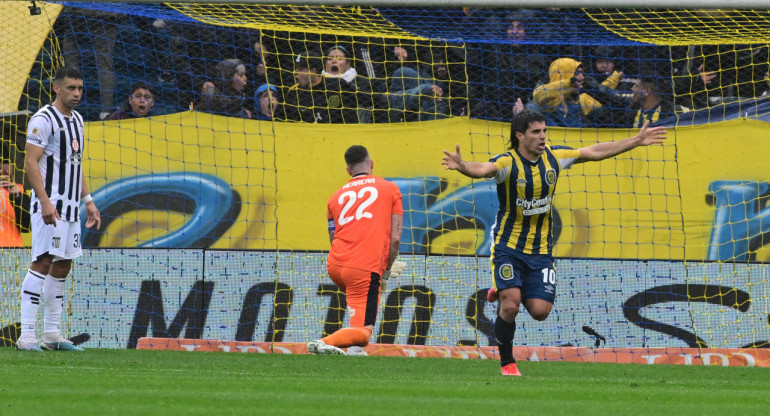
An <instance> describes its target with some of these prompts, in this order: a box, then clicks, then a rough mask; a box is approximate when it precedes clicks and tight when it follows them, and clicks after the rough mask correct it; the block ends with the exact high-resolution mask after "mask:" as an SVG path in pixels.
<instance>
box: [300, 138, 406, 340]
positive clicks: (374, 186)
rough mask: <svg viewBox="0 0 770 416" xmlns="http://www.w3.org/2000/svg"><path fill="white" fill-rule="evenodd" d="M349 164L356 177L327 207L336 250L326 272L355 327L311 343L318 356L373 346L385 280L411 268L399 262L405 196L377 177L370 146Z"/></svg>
mask: <svg viewBox="0 0 770 416" xmlns="http://www.w3.org/2000/svg"><path fill="white" fill-rule="evenodd" d="M345 163H346V164H347V171H348V174H349V175H350V176H352V178H351V179H350V180H349V181H348V183H346V184H345V185H343V186H342V187H341V188H340V189H338V190H337V191H336V192H335V193H334V194H333V195H332V196H331V198H329V202H328V204H327V215H326V216H327V219H328V221H329V239H330V240H331V244H332V248H331V250H330V251H329V258H328V259H327V261H326V269H327V270H328V271H329V276H330V277H331V279H332V281H334V283H335V284H336V285H337V286H338V287H339V288H340V289H341V290H342V291H343V292H345V296H346V297H347V304H348V313H349V318H350V327H348V328H342V329H340V330H338V331H336V332H335V333H333V334H331V335H329V336H327V337H325V338H322V339H320V340H317V341H310V342H308V343H307V349H308V351H310V352H311V353H313V354H345V351H343V350H342V348H346V347H365V346H366V345H368V344H369V337H371V335H372V330H373V329H374V323H375V320H376V319H377V308H378V306H379V300H380V279H381V278H382V281H383V282H385V281H387V279H388V278H389V277H398V276H399V275H400V274H401V272H402V271H403V269H404V266H405V265H406V264H405V263H402V262H397V261H395V260H396V257H397V256H398V249H399V241H400V240H401V227H402V224H403V220H404V217H403V216H404V211H403V208H402V206H401V191H399V189H398V187H397V186H396V185H395V184H393V183H392V182H389V181H387V180H385V179H383V178H380V177H378V176H374V175H372V169H373V168H374V162H373V161H372V159H370V158H369V152H368V151H367V150H366V148H365V147H363V146H351V147H350V148H348V150H347V151H346V152H345ZM353 349H354V350H356V348H353ZM351 352H352V351H351V350H350V349H348V354H349V355H353V354H351ZM362 352H363V350H359V351H358V353H362Z"/></svg>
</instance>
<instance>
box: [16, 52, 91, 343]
mask: <svg viewBox="0 0 770 416" xmlns="http://www.w3.org/2000/svg"><path fill="white" fill-rule="evenodd" d="M53 90H54V92H55V93H56V99H55V100H54V102H53V104H50V105H46V106H44V107H43V108H41V109H40V110H39V111H38V112H37V113H35V114H34V115H33V116H32V118H31V119H30V120H29V124H28V126H27V149H26V153H27V154H26V159H25V161H24V168H25V169H26V173H27V178H28V179H29V183H30V185H31V186H32V198H31V203H30V214H31V219H30V222H31V227H32V262H31V264H30V266H29V271H28V272H27V275H26V277H25V278H24V282H23V283H22V285H21V291H22V293H21V335H20V336H19V339H18V341H17V342H16V348H17V349H19V350H24V351H41V350H42V349H47V350H62V351H82V350H83V349H82V348H80V347H78V346H75V345H73V343H72V342H70V341H69V340H67V339H65V338H64V337H62V335H61V315H62V301H63V299H64V282H65V279H66V277H67V275H68V274H69V272H70V268H71V267H72V259H74V258H76V257H79V256H80V255H81V254H82V252H81V248H80V244H81V238H80V236H81V235H82V234H81V233H82V231H81V228H80V203H81V202H83V203H84V204H85V210H86V216H87V220H86V227H89V228H90V227H93V226H96V228H97V229H98V228H99V226H100V225H101V219H100V216H99V210H98V209H97V208H96V205H95V204H94V202H93V199H92V198H91V195H90V194H89V192H88V186H87V185H86V182H85V179H84V176H83V171H82V155H83V148H84V144H85V138H84V137H83V117H82V116H81V115H80V114H78V112H77V111H75V110H74V108H75V106H76V105H77V104H78V103H79V102H80V98H81V97H82V96H83V76H82V75H81V74H80V71H78V70H77V69H75V68H71V67H64V68H61V69H59V70H58V71H56V74H55V75H54V83H53ZM41 297H43V300H44V304H45V307H44V313H43V331H42V332H43V334H42V335H43V336H42V340H41V342H38V339H37V335H36V328H35V327H36V322H37V313H38V309H39V306H40V298H41Z"/></svg>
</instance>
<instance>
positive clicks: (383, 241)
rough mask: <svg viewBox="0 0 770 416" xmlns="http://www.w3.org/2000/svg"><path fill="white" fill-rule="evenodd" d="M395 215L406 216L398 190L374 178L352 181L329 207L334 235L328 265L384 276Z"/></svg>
mask: <svg viewBox="0 0 770 416" xmlns="http://www.w3.org/2000/svg"><path fill="white" fill-rule="evenodd" d="M393 214H398V215H403V214H404V210H403V207H402V205H401V191H400V190H399V189H398V186H396V185H395V184H394V183H392V182H390V181H387V180H385V179H383V178H381V177H379V176H375V175H366V174H364V175H357V176H355V177H353V178H351V179H350V181H348V183H346V184H345V185H343V186H342V187H341V188H340V189H338V190H337V191H336V192H335V193H334V194H333V195H332V196H331V197H330V198H329V202H328V203H327V214H326V218H327V219H328V221H329V231H330V232H331V231H333V232H334V240H333V241H332V247H331V250H330V251H329V259H328V262H329V263H332V264H336V265H338V266H346V267H354V268H357V269H361V270H367V271H370V272H372V273H377V274H379V275H380V276H382V273H383V272H384V271H385V268H386V267H387V264H388V254H389V250H390V224H391V216H392V215H393Z"/></svg>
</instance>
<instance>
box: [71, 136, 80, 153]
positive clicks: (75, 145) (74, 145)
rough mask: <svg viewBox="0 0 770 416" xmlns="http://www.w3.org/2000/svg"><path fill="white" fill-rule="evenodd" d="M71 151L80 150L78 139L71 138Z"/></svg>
mask: <svg viewBox="0 0 770 416" xmlns="http://www.w3.org/2000/svg"><path fill="white" fill-rule="evenodd" d="M72 151H73V152H77V151H80V142H78V139H72Z"/></svg>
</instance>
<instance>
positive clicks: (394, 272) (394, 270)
mask: <svg viewBox="0 0 770 416" xmlns="http://www.w3.org/2000/svg"><path fill="white" fill-rule="evenodd" d="M404 269H406V263H404V262H403V261H394V262H393V265H392V266H390V270H385V273H383V274H382V280H388V279H390V278H391V277H398V276H401V273H403V272H404Z"/></svg>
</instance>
